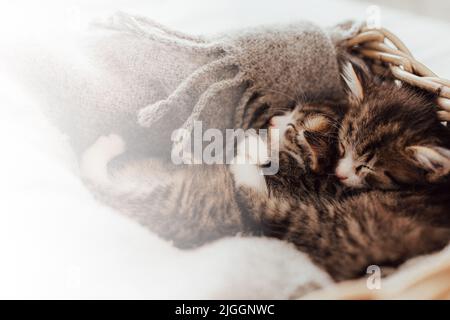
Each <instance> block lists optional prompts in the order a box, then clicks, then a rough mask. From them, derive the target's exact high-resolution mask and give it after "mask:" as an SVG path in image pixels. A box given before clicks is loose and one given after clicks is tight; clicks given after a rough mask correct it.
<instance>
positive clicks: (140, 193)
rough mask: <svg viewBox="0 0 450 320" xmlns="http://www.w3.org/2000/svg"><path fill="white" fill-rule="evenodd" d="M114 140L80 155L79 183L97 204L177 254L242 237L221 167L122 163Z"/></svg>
mask: <svg viewBox="0 0 450 320" xmlns="http://www.w3.org/2000/svg"><path fill="white" fill-rule="evenodd" d="M124 152H126V145H125V143H124V141H123V139H122V138H121V137H120V136H118V135H115V134H111V135H109V136H103V137H100V138H99V139H98V140H97V141H96V142H95V143H94V144H93V145H92V146H91V147H89V148H88V149H87V150H86V151H85V152H84V154H83V156H82V159H81V164H80V171H81V176H82V178H83V181H84V182H85V183H86V185H87V186H88V187H89V189H90V190H91V191H92V193H93V194H94V195H95V196H96V197H97V198H98V199H99V200H100V201H101V202H103V203H105V204H107V205H109V206H111V207H113V208H115V209H116V210H118V211H119V212H121V213H124V214H127V215H129V216H130V217H132V218H134V219H136V220H137V221H139V222H140V223H141V224H143V225H145V226H146V227H148V228H149V229H150V230H152V231H153V232H155V233H156V234H157V235H159V236H160V237H162V238H164V239H167V240H170V241H173V243H174V245H175V246H177V247H179V248H193V247H197V246H199V245H202V244H204V243H206V242H210V241H213V240H216V239H219V238H222V237H225V236H233V235H236V234H238V233H241V234H242V233H247V230H244V229H243V226H244V224H243V222H242V216H241V213H240V210H239V208H238V206H237V204H236V201H235V194H234V186H233V180H232V177H231V175H230V172H229V170H228V168H227V167H226V166H225V165H205V166H203V165H202V166H200V165H192V166H188V165H181V166H175V165H172V164H170V163H167V161H166V162H164V161H162V160H160V159H157V158H147V159H141V160H136V159H133V160H127V161H126V162H125V163H123V164H122V165H120V166H117V165H116V166H112V165H111V162H112V160H114V159H115V158H116V157H118V156H120V155H121V154H123V153H124Z"/></svg>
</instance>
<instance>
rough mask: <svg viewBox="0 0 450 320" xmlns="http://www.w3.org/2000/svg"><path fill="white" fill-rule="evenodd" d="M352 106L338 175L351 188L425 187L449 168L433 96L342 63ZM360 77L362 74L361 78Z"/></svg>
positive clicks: (447, 136)
mask: <svg viewBox="0 0 450 320" xmlns="http://www.w3.org/2000/svg"><path fill="white" fill-rule="evenodd" d="M344 74H345V81H346V82H347V84H348V87H349V89H350V90H349V91H350V108H349V112H348V113H347V114H346V116H345V117H344V119H343V121H342V126H341V129H340V132H339V141H340V144H339V152H340V160H339V162H338V165H337V167H336V171H335V173H336V176H337V177H338V178H339V179H340V180H341V182H342V183H343V184H344V185H346V186H349V187H352V188H370V189H374V188H377V189H398V188H401V187H405V186H409V187H411V186H417V187H419V186H426V185H429V184H433V183H439V182H442V181H443V180H445V179H446V176H447V174H448V173H449V172H450V161H449V159H450V149H449V148H450V133H449V129H448V128H447V127H445V126H444V125H442V124H441V123H440V122H439V120H438V117H437V114H436V105H435V103H434V101H433V99H430V97H427V96H426V95H425V94H424V93H420V92H418V90H415V89H412V88H410V87H408V86H406V85H403V86H401V87H399V86H398V85H396V84H395V83H394V82H387V81H385V82H383V83H382V84H375V83H374V81H372V80H371V79H368V78H365V79H364V80H365V81H361V80H360V78H359V77H358V76H357V75H356V73H355V71H354V70H353V68H352V66H351V65H350V64H347V65H346V66H345V67H344ZM361 79H362V77H361Z"/></svg>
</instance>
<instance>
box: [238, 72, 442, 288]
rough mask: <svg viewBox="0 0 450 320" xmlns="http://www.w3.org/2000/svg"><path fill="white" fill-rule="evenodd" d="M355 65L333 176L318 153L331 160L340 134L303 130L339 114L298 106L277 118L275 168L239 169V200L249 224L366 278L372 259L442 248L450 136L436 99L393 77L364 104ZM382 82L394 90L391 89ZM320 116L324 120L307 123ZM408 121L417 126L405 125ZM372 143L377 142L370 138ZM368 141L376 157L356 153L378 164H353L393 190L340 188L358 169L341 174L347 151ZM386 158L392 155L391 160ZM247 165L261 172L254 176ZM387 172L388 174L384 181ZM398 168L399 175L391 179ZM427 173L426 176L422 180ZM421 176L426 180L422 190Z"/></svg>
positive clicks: (379, 261)
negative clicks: (265, 171) (267, 171)
mask: <svg viewBox="0 0 450 320" xmlns="http://www.w3.org/2000/svg"><path fill="white" fill-rule="evenodd" d="M352 73H353V74H354V72H353V69H351V70H349V69H347V71H346V77H347V82H348V84H349V86H350V88H351V93H352V95H351V108H352V109H351V110H350V111H349V113H348V115H346V116H345V119H344V123H343V125H342V127H341V129H340V130H339V134H340V135H339V137H340V139H341V140H342V142H341V143H340V149H341V150H340V151H341V155H340V157H341V159H340V160H339V165H338V166H337V168H336V173H337V174H336V176H334V175H332V176H329V177H328V179H324V176H323V175H322V176H321V172H327V167H328V168H329V164H328V163H327V162H321V161H320V160H319V159H331V160H332V159H333V152H334V151H333V143H335V142H336V141H335V140H333V139H327V140H323V139H322V140H317V139H307V138H305V131H306V132H308V131H312V132H315V135H316V136H327V135H332V134H333V130H330V129H332V128H335V122H333V120H332V117H323V116H322V115H316V117H315V116H314V113H312V114H309V115H307V116H305V115H304V114H302V109H301V108H296V109H294V110H293V111H292V112H288V113H286V114H284V115H282V116H280V117H274V118H272V120H271V121H270V122H271V124H272V128H276V129H278V130H279V132H280V133H281V139H282V141H281V143H280V171H279V172H278V174H277V175H275V176H265V177H264V179H261V176H260V175H257V173H258V170H260V171H261V170H262V168H258V169H254V170H247V171H246V172H247V175H246V176H242V175H241V172H242V170H241V169H239V168H238V167H237V166H233V167H232V172H233V173H234V177H235V184H236V187H237V189H238V199H239V204H240V205H241V207H242V208H243V209H244V211H245V212H246V214H247V215H248V217H250V218H249V219H248V220H249V221H251V223H252V226H251V228H252V229H258V228H259V232H260V234H262V235H266V236H273V237H277V238H280V239H284V240H287V241H290V242H292V243H294V244H295V245H296V246H297V248H299V250H301V251H303V252H306V253H308V254H309V255H310V257H311V258H312V259H313V260H314V261H315V262H316V263H317V264H318V265H319V266H321V267H323V268H324V269H325V270H327V271H328V272H329V273H330V275H331V276H332V277H333V278H334V279H335V280H345V279H350V278H355V277H359V276H361V275H363V274H364V273H365V271H366V268H367V267H368V266H369V265H371V264H376V265H379V266H397V265H398V264H400V263H402V262H404V261H405V260H407V259H409V258H411V257H414V256H416V255H419V254H424V253H428V252H432V251H434V250H438V249H441V248H442V247H444V246H445V245H446V244H447V243H448V242H449V241H450V214H449V213H450V192H449V190H450V184H449V183H448V167H447V166H448V162H449V161H450V154H449V153H448V151H447V149H445V148H444V146H446V145H447V144H446V143H447V141H448V140H447V139H448V132H447V131H446V128H445V127H443V126H442V125H441V124H440V123H439V121H438V120H437V117H436V114H435V111H434V110H433V112H431V111H429V110H428V109H431V108H429V107H430V106H432V104H431V103H430V102H427V101H428V100H427V99H426V98H425V97H422V96H420V95H418V94H417V93H416V92H414V91H412V90H409V89H405V88H399V87H397V86H395V85H393V84H392V85H391V84H389V85H388V84H383V85H380V86H376V85H375V84H373V85H372V86H371V87H369V88H367V89H366V91H369V93H368V94H367V95H366V98H365V100H364V104H365V105H366V106H362V107H360V105H361V103H362V101H363V100H360V99H355V98H356V97H357V96H356V95H355V93H357V92H358V90H361V92H362V86H361V87H356V86H354V85H355V83H356V82H355V79H356V78H350V76H352ZM349 79H352V80H350V81H349ZM352 86H354V87H352ZM385 90H391V93H384V91H385ZM392 91H393V92H392ZM388 92H389V91H388ZM386 95H387V97H386ZM383 97H384V98H383ZM394 97H396V98H395V99H394ZM399 97H400V98H401V99H399ZM380 98H383V99H381V100H380ZM371 107H372V108H374V109H373V110H371V109H370V108H371ZM324 108H325V106H324ZM427 108H428V109H427ZM423 109H425V111H424V110H423ZM431 110H432V109H431ZM402 112H403V113H406V114H403V115H402ZM361 114H363V115H361ZM360 119H361V120H362V121H361V122H358V121H359V120H360ZM413 120H414V121H413ZM402 121H404V122H402ZM314 123H315V124H317V125H315V126H313V128H311V127H308V126H309V125H310V124H314ZM406 123H408V124H409V125H412V126H413V127H412V128H409V129H408V126H407V125H406ZM418 124H420V127H418V126H417V125H418ZM349 128H351V129H349ZM311 129H313V130H311ZM400 129H403V131H402V130H400ZM377 130H379V131H377ZM390 130H391V131H392V132H391V131H390ZM349 131H350V132H349ZM317 133H320V134H319V135H317ZM347 134H349V137H347ZM308 135H310V133H308V134H306V136H308ZM388 137H390V138H388ZM377 139H378V140H377ZM384 139H385V140H384ZM371 141H375V142H377V143H373V142H372V144H370V143H369V142H371ZM363 142H364V143H367V144H366V145H364V146H365V147H366V149H367V150H370V151H372V152H373V155H372V156H371V157H368V156H366V157H365V158H361V159H358V160H359V161H363V160H365V161H367V162H366V163H365V164H364V165H367V166H369V165H371V166H374V167H373V168H374V169H375V168H377V169H378V170H379V171H380V172H376V171H375V170H374V172H373V173H370V174H368V173H367V172H366V170H365V169H368V168H364V167H363V168H359V169H357V168H355V169H354V170H355V171H358V173H360V175H361V176H363V175H362V174H363V173H364V176H363V177H364V178H365V186H367V187H374V188H380V189H389V190H390V191H388V190H384V191H382V190H379V191H378V190H372V191H365V192H361V191H359V192H347V193H342V194H341V193H340V192H342V190H340V188H339V186H335V182H336V180H334V179H333V178H339V179H340V181H341V182H343V183H346V186H347V187H348V186H353V184H352V183H349V182H346V180H347V179H352V177H347V179H344V178H345V177H343V176H341V175H340V174H341V170H342V166H343V165H346V161H348V160H347V159H348V158H349V157H346V155H347V156H348V153H349V152H351V154H352V155H354V154H357V152H361V151H360V150H364V148H363V146H362V143H363ZM326 143H328V144H326ZM408 147H410V148H413V150H414V152H412V151H406V154H407V155H408V156H409V157H410V158H406V155H405V156H403V155H402V157H400V156H399V153H402V151H403V150H404V148H408ZM422 148H426V149H425V150H424V149H422ZM354 150H357V151H354ZM367 150H366V151H367ZM387 150H389V151H392V152H393V153H389V152H387ZM430 150H432V151H433V153H430V152H431V151H430ZM408 152H410V153H408ZM389 156H391V157H394V159H393V160H391V161H388V159H389ZM381 159H384V162H382V161H381ZM406 159H407V160H406ZM401 160H403V161H409V162H407V163H406V164H405V165H404V166H402V163H401V162H395V161H401ZM352 161H355V159H353V157H352ZM370 161H372V162H370ZM383 163H384V165H383ZM392 163H396V165H397V166H398V167H399V168H400V169H399V170H401V171H400V173H399V172H395V173H393V174H390V173H389V172H385V171H386V168H387V166H390V167H389V168H393V167H394V166H393V165H392ZM410 163H412V164H411V165H410ZM375 164H376V166H375ZM358 165H361V164H358ZM256 167H257V166H256ZM361 171H363V172H361ZM409 171H412V172H409ZM416 171H419V172H420V175H419V174H417V172H416ZM249 172H253V173H254V178H253V179H252V178H251V176H249V174H248V173H249ZM331 172H332V171H331ZM377 173H378V175H376V174H377ZM355 174H356V172H355ZM381 174H382V175H384V176H386V177H388V179H382V178H381ZM394 174H395V177H397V176H399V178H395V177H394V178H393V179H392V177H391V176H393V175H394ZM405 176H406V177H413V178H415V179H413V178H410V179H405V178H404V177H405ZM375 177H376V178H375ZM420 178H426V180H425V182H422V180H421V179H420ZM400 179H402V180H401V181H397V180H400ZM349 181H352V180H349ZM375 181H376V183H375ZM369 183H370V184H369ZM424 184H425V185H426V187H425V186H424V187H422V188H419V185H424ZM262 185H264V186H265V187H263V186H262ZM317 186H319V187H317ZM333 186H334V188H333ZM408 186H409V187H410V188H409V189H408V188H407V187H408ZM357 187H359V185H358V186H357ZM400 187H401V188H400ZM411 187H412V188H411ZM391 189H392V190H391Z"/></svg>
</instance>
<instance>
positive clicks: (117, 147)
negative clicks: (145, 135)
mask: <svg viewBox="0 0 450 320" xmlns="http://www.w3.org/2000/svg"><path fill="white" fill-rule="evenodd" d="M124 151H125V141H124V140H123V139H122V137H121V136H119V135H117V134H110V135H108V136H101V137H100V138H98V139H97V141H95V142H94V144H93V145H92V146H90V147H89V148H87V149H86V151H85V152H84V153H83V155H82V157H81V164H80V170H81V175H82V176H83V177H84V178H87V179H89V180H93V181H96V182H97V183H106V182H107V181H108V174H107V165H108V162H109V161H111V160H112V159H113V158H115V157H117V156H118V155H120V154H122V153H123V152H124Z"/></svg>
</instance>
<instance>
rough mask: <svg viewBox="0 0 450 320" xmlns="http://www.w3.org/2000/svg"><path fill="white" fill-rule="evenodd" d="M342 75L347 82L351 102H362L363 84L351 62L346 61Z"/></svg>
mask: <svg viewBox="0 0 450 320" xmlns="http://www.w3.org/2000/svg"><path fill="white" fill-rule="evenodd" d="M341 77H342V79H343V80H344V82H345V84H346V87H347V91H348V99H349V101H350V103H351V104H358V103H360V102H361V101H362V100H363V99H364V90H363V85H362V82H361V80H360V78H359V77H358V75H357V74H356V72H355V69H354V68H353V65H352V64H351V63H350V62H346V63H344V65H343V67H342V74H341Z"/></svg>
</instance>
